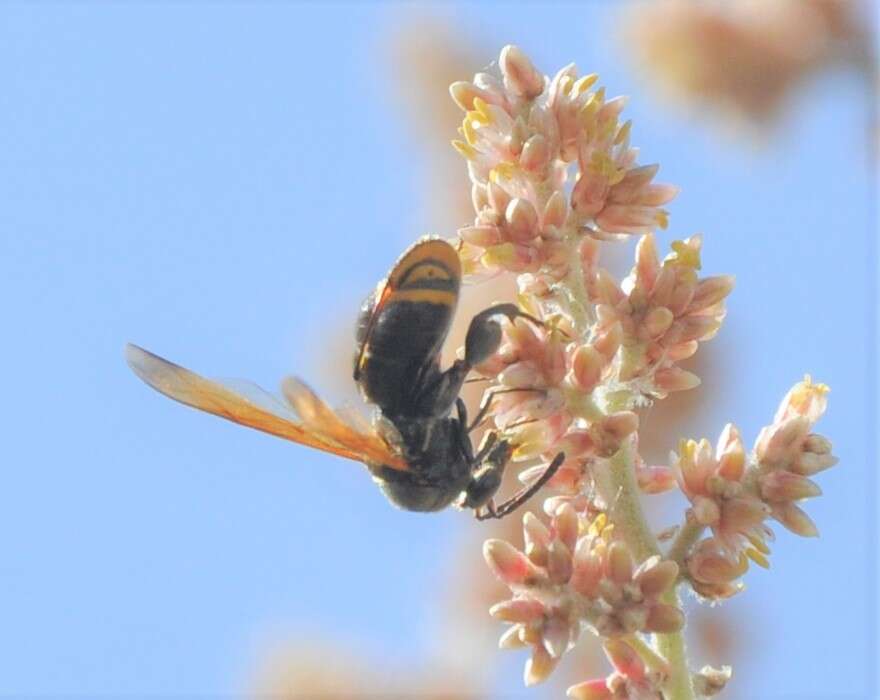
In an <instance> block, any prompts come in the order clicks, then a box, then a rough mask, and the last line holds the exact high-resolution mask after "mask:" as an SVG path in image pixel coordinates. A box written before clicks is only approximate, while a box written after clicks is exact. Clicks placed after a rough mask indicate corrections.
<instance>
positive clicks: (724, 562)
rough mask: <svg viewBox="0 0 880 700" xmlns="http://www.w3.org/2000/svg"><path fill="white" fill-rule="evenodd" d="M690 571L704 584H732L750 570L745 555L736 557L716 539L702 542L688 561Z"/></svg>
mask: <svg viewBox="0 0 880 700" xmlns="http://www.w3.org/2000/svg"><path fill="white" fill-rule="evenodd" d="M687 567H688V571H690V573H691V576H693V577H694V578H695V579H696V580H698V581H702V582H704V583H713V584H715V583H730V582H731V581H733V580H735V579H738V578H739V577H740V576H742V575H743V574H744V573H745V572H746V571H747V570H748V568H749V561H748V559H747V558H746V555H745V554H740V555H739V556H738V557H734V556H732V555H731V554H729V553H728V552H727V551H726V550H725V549H724V547H723V546H722V545H721V544H720V543H719V542H718V540H716V539H715V538H709V539H705V540H702V541H701V542H700V543H699V544H697V546H696V547H695V548H694V551H693V553H692V554H691V555H690V557H688V560H687Z"/></svg>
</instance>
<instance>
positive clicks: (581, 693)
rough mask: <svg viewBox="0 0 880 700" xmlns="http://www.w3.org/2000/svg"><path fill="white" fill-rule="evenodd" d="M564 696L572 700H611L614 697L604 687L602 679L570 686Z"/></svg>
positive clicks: (606, 687) (605, 686)
mask: <svg viewBox="0 0 880 700" xmlns="http://www.w3.org/2000/svg"><path fill="white" fill-rule="evenodd" d="M565 692H566V695H568V697H570V698H571V699H572V700H613V698H614V696H613V695H612V693H611V691H610V690H608V686H607V685H605V679H604V678H594V679H593V680H591V681H585V682H584V683H578V684H577V685H573V686H571V687H570V688H569V689H568V690H567V691H565Z"/></svg>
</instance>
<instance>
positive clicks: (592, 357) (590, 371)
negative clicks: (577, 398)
mask: <svg viewBox="0 0 880 700" xmlns="http://www.w3.org/2000/svg"><path fill="white" fill-rule="evenodd" d="M605 365H606V360H605V358H604V357H603V356H602V354H601V353H600V352H599V351H598V350H596V349H595V348H594V347H592V346H591V345H581V346H580V347H579V348H578V349H577V350H575V352H574V355H573V356H572V358H571V381H572V383H573V384H574V385H575V386H576V387H577V388H578V389H580V390H581V391H583V392H584V393H585V394H588V393H590V392H591V391H592V390H593V389H595V388H596V386H597V385H598V384H599V380H600V379H601V378H602V371H603V370H604V369H605Z"/></svg>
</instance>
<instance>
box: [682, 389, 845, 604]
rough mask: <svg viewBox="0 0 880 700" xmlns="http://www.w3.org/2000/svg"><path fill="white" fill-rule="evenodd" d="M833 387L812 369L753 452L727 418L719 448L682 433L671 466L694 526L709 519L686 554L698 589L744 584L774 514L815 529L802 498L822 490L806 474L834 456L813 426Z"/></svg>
mask: <svg viewBox="0 0 880 700" xmlns="http://www.w3.org/2000/svg"><path fill="white" fill-rule="evenodd" d="M827 392H828V387H826V386H825V385H823V384H814V383H813V382H812V381H811V380H810V378H809V377H807V378H806V379H804V381H802V382H799V383H798V384H796V385H795V386H794V387H793V388H792V389H791V391H789V392H788V394H787V395H786V397H785V398H784V399H783V401H782V403H781V404H780V406H779V410H778V411H777V412H776V416H775V418H774V420H773V423H772V424H771V425H769V426H767V427H765V428H763V429H762V430H761V433H760V435H759V436H758V440H757V442H756V443H755V449H754V453H753V455H752V456H751V458H748V457H747V455H746V452H745V448H744V447H743V443H742V439H741V438H740V435H739V432H738V431H737V429H736V428H735V427H734V426H733V425H732V424H728V425H727V426H726V427H725V429H724V431H723V432H722V434H721V437H720V438H719V440H718V443H717V447H716V449H715V453H714V454H713V453H712V447H711V445H710V443H709V441H708V440H705V439H704V440H700V441H699V442H695V441H694V440H686V441H684V440H683V441H682V443H681V445H680V447H679V450H678V454H675V453H673V455H672V467H673V469H674V470H675V472H676V476H677V478H678V483H679V485H680V486H681V489H682V491H683V492H684V494H685V495H686V496H687V497H688V499H689V500H690V502H691V508H690V510H689V511H688V513H687V518H688V521H689V527H691V528H703V527H709V528H711V530H712V535H713V536H712V537H711V538H707V539H704V540H702V541H701V542H699V543H697V545H696V547H695V548H694V550H693V551H692V552H691V553H690V555H689V557H688V559H687V567H688V571H689V573H690V575H691V578H692V583H693V585H694V588H695V590H696V591H697V592H698V593H700V594H701V595H703V596H705V597H707V598H710V599H718V598H725V597H728V596H730V595H733V594H734V593H736V592H737V591H738V590H740V588H741V587H740V586H739V584H737V583H736V579H738V578H739V577H740V576H742V575H743V574H744V573H745V572H746V570H747V569H748V560H749V559H750V560H752V561H754V562H755V563H757V564H759V565H761V566H763V567H768V566H769V561H768V559H767V555H768V554H769V553H770V550H769V548H768V546H767V540H768V539H771V538H772V537H773V533H772V531H771V530H770V528H769V527H767V525H766V520H767V519H769V518H773V519H775V520H777V521H778V522H780V523H782V524H783V525H784V526H785V527H787V528H788V529H789V530H791V531H792V532H794V533H795V534H797V535H801V536H803V537H812V536H815V535H816V534H818V531H817V530H816V526H815V525H814V524H813V522H812V520H810V518H809V516H808V515H807V514H806V513H805V512H804V511H803V510H802V509H801V508H800V507H799V506H798V505H797V502H798V501H801V500H803V499H806V498H812V497H814V496H818V495H819V494H820V493H821V491H820V489H819V487H818V486H817V485H816V484H815V483H814V482H813V481H811V480H810V479H809V478H808V477H809V476H812V475H813V474H815V473H816V472H818V471H821V470H823V469H827V468H828V467H831V466H833V465H834V464H835V463H836V462H837V458H836V457H834V456H833V455H832V454H831V443H830V442H829V441H828V439H827V438H825V437H823V436H821V435H816V434H813V433H811V432H810V429H811V428H812V426H813V425H814V424H815V422H816V421H817V420H818V419H819V418H820V417H821V415H822V414H823V413H824V411H825V407H826V403H827V401H826V394H827Z"/></svg>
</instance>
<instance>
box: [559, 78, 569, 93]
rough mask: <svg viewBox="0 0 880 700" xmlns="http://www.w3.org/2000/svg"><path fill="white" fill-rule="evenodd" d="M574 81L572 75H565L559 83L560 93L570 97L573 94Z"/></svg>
mask: <svg viewBox="0 0 880 700" xmlns="http://www.w3.org/2000/svg"><path fill="white" fill-rule="evenodd" d="M571 85H572V80H571V76H570V75H563V76H562V79H561V80H560V81H559V92H560V93H562V94H563V95H568V94H569V93H570V92H571Z"/></svg>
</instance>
